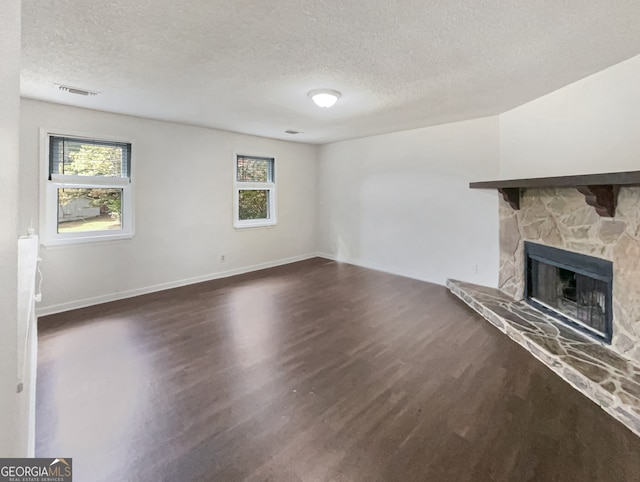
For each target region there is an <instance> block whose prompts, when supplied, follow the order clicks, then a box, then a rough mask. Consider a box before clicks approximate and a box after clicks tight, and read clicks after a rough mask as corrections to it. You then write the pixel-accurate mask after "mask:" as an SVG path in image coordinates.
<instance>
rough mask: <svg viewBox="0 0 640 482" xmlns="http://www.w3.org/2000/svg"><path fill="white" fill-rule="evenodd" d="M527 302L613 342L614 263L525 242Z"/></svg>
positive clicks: (590, 333)
mask: <svg viewBox="0 0 640 482" xmlns="http://www.w3.org/2000/svg"><path fill="white" fill-rule="evenodd" d="M524 245H525V246H524V252H525V293H524V295H525V296H524V297H525V300H526V301H527V302H528V303H529V304H531V305H532V306H534V307H535V308H538V309H540V310H542V311H544V312H545V313H547V314H549V315H551V316H553V317H554V318H556V319H558V320H559V321H561V322H563V323H565V324H567V325H569V326H571V327H573V328H574V329H577V330H579V331H581V332H583V333H585V334H587V335H589V336H591V337H593V338H595V339H597V340H600V341H604V342H605V343H611V337H612V334H613V333H612V318H613V309H612V284H613V263H611V262H610V261H607V260H604V259H600V258H595V257H593V256H587V255H584V254H579V253H575V252H572V251H566V250H563V249H558V248H553V247H550V246H545V245H542V244H536V243H531V242H528V241H527V242H525V243H524Z"/></svg>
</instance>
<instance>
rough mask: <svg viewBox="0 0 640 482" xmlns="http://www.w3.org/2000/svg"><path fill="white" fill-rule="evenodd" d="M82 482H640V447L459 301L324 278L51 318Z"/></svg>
mask: <svg viewBox="0 0 640 482" xmlns="http://www.w3.org/2000/svg"><path fill="white" fill-rule="evenodd" d="M39 329H40V336H39V339H40V345H39V364H38V391H37V448H36V453H37V455H38V456H48V457H73V465H74V472H75V474H74V475H75V478H74V480H75V481H77V482H82V481H90V482H93V481H125V480H140V481H159V480H163V481H183V480H198V481H207V480H215V481H224V482H227V481H237V480H251V481H263V480H273V481H298V480H302V481H377V480H380V481H414V480H415V481H485V480H487V481H489V480H499V481H528V480H535V481H580V482H585V481H592V480H593V481H596V480H597V481H637V480H640V438H638V437H636V436H634V435H633V434H632V433H631V432H630V431H628V430H627V429H626V428H625V427H623V426H622V425H620V424H619V423H618V422H616V421H614V420H613V419H611V418H610V417H609V416H608V415H607V414H606V413H605V412H603V411H602V410H600V409H599V408H598V407H597V406H596V405H594V404H593V403H592V402H591V401H589V400H588V399H587V398H585V397H583V396H582V395H580V394H579V393H578V392H576V391H575V390H573V389H572V388H571V387H570V386H569V385H567V384H566V383H565V382H563V381H562V380H561V379H560V378H558V377H557V376H556V375H555V374H553V373H552V372H551V371H549V370H548V369H547V368H546V367H544V366H543V365H541V364H540V363H538V362H537V361H536V360H535V359H533V358H532V357H531V355H529V354H528V353H527V352H525V351H524V350H523V349H522V348H520V347H519V346H518V345H516V344H515V343H513V342H512V341H510V340H508V339H507V337H506V336H504V335H502V334H501V333H500V332H498V330H496V329H495V328H493V327H492V326H491V325H489V323H487V322H486V321H484V320H482V319H481V318H480V317H479V316H478V315H476V314H475V313H474V312H472V311H471V310H469V309H468V308H467V307H466V306H464V305H463V304H462V303H461V302H460V301H459V300H457V299H456V298H455V297H454V296H453V295H451V294H450V293H449V292H448V291H447V290H446V289H445V288H443V287H440V286H435V285H431V284H428V283H422V282H419V281H415V280H410V279H406V278H401V277H398V276H393V275H389V274H384V273H380V272H376V271H371V270H367V269H364V268H358V267H355V266H351V265H346V264H338V263H334V262H330V261H326V260H323V259H313V260H309V261H304V262H300V263H295V264H292V265H288V266H283V267H280V268H274V269H270V270H265V271H261V272H257V273H252V274H247V275H242V276H237V277H234V278H228V279H225V280H217V281H212V282H207V283H202V284H198V285H193V286H189V287H185V288H179V289H175V290H170V291H165V292H162V293H156V294H151V295H146V296H142V297H138V298H133V299H130V300H125V301H119V302H114V303H109V304H104V305H100V306H95V307H92V308H86V309H82V310H77V311H74V312H70V313H65V314H60V315H54V316H49V317H46V318H42V319H40V322H39Z"/></svg>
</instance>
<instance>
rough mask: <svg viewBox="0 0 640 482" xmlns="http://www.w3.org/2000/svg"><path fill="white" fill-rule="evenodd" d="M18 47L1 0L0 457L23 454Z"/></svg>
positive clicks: (11, 8)
mask: <svg viewBox="0 0 640 482" xmlns="http://www.w3.org/2000/svg"><path fill="white" fill-rule="evenodd" d="M20 51H21V49H20V1H19V0H7V1H4V2H3V3H2V29H1V30H0V58H1V59H2V68H0V158H1V159H2V169H0V206H2V209H0V225H1V226H2V228H1V229H0V307H2V314H1V315H0V457H25V456H27V453H28V450H27V447H26V444H27V419H26V413H27V412H26V411H25V410H24V405H25V404H26V400H25V397H24V394H17V393H16V386H17V377H18V375H17V363H18V360H17V358H18V354H17V346H18V344H17V337H18V323H17V317H18V298H17V290H18V267H17V264H18V244H17V243H18V227H17V219H18V178H19V173H18V169H19V143H18V129H19V123H20Z"/></svg>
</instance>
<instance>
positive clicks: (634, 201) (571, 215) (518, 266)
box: [499, 187, 640, 363]
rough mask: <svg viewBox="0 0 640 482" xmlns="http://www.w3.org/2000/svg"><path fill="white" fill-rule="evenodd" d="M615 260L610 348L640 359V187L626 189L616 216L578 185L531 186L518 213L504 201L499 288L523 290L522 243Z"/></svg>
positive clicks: (518, 295) (519, 296) (511, 292)
mask: <svg viewBox="0 0 640 482" xmlns="http://www.w3.org/2000/svg"><path fill="white" fill-rule="evenodd" d="M525 240H526V241H532V242H536V243H540V244H545V245H547V246H553V247H556V248H561V249H566V250H569V251H575V252H578V253H582V254H587V255H590V256H596V257H599V258H604V259H607V260H610V261H612V262H613V267H614V274H613V340H612V344H611V347H610V348H611V349H612V350H614V351H615V352H617V353H618V354H620V355H622V356H624V357H626V358H628V359H630V360H633V361H635V362H637V363H640V187H622V188H621V189H620V193H619V196H618V206H617V209H616V215H615V217H614V218H603V217H600V216H598V214H597V213H596V212H595V210H594V208H593V207H591V206H589V205H587V204H586V202H585V198H584V196H583V195H582V194H580V193H579V192H578V191H577V190H576V189H573V188H557V189H527V190H525V191H524V193H523V195H522V197H521V200H520V210H519V211H515V210H513V209H511V207H510V206H509V205H508V204H507V203H506V202H504V201H501V202H500V280H499V287H500V289H501V290H502V291H504V292H505V293H507V294H509V295H511V296H513V297H514V298H515V299H522V297H523V293H524V241H525Z"/></svg>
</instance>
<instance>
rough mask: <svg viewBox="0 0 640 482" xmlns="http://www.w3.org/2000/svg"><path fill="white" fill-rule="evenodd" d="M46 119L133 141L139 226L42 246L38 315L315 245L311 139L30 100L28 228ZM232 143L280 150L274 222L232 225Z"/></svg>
mask: <svg viewBox="0 0 640 482" xmlns="http://www.w3.org/2000/svg"><path fill="white" fill-rule="evenodd" d="M41 127H42V128H45V129H54V130H55V131H56V132H58V133H65V131H69V132H74V133H77V132H82V133H87V134H89V135H94V136H98V137H99V136H100V135H104V136H107V137H115V138H122V139H124V140H131V141H132V142H133V163H134V167H133V168H134V176H135V177H134V181H135V194H134V196H135V232H136V234H135V237H134V238H133V239H131V240H125V241H111V242H108V243H101V244H84V245H73V246H65V247H55V248H53V247H52V248H46V249H44V250H43V252H42V258H43V262H42V271H43V275H44V285H43V302H42V304H41V305H40V312H41V313H47V312H54V311H64V310H67V309H70V308H74V307H77V306H82V305H88V304H95V303H97V302H100V301H104V300H108V299H113V298H117V297H121V296H123V295H131V294H136V293H140V292H145V291H149V290H150V289H161V288H166V287H168V286H175V285H178V284H184V283H188V282H195V281H200V280H204V279H209V278H213V277H216V276H218V275H220V274H224V273H229V272H236V271H240V270H243V269H246V268H250V267H256V265H269V264H274V263H278V262H282V261H286V260H291V259H297V258H299V257H305V256H309V255H311V254H313V253H314V252H315V251H316V247H315V226H316V215H315V208H316V205H315V199H316V181H315V178H316V160H317V159H316V157H317V148H316V147H315V146H309V145H303V144H296V143H290V142H283V141H276V140H270V139H265V138H259V137H252V136H246V135H241V134H234V133H229V132H223V131H217V130H213V129H206V128H199V127H192V126H185V125H180V124H173V123H168V122H159V121H152V120H147V119H141V118H136V117H129V116H122V115H116V114H107V113H103V112H97V111H91V110H86V109H78V108H73V107H67V106H62V105H56V104H49V103H44V102H38V101H33V100H23V101H22V118H21V136H20V142H21V162H22V164H23V170H24V176H22V179H21V182H22V185H21V193H20V214H21V215H20V219H21V228H22V229H26V228H27V227H28V225H29V222H30V220H31V219H34V220H37V219H38V189H39V187H38V175H39V174H38V173H39V167H40V163H41V157H40V153H39V129H40V128H41ZM234 151H238V152H242V153H244V154H261V155H273V156H275V157H276V183H277V184H276V189H277V202H278V208H277V209H278V211H277V213H278V215H277V219H278V224H277V225H276V226H273V227H269V228H253V229H241V230H236V229H234V228H233V225H232V221H233V220H232V199H233V198H232V196H233V194H232V186H233V165H234V164H233V161H234V159H233V153H234ZM40 175H42V173H40ZM222 254H224V255H225V256H226V260H225V261H224V262H222V261H221V260H220V255H222Z"/></svg>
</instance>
